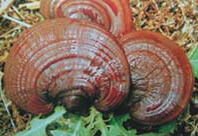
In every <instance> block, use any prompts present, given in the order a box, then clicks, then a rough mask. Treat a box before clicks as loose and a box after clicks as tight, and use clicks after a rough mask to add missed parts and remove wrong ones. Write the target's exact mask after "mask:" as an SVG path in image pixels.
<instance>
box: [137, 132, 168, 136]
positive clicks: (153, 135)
mask: <svg viewBox="0 0 198 136" xmlns="http://www.w3.org/2000/svg"><path fill="white" fill-rule="evenodd" d="M138 136H170V135H169V134H160V133H146V134H142V135H138Z"/></svg>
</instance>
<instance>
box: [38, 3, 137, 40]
mask: <svg viewBox="0 0 198 136" xmlns="http://www.w3.org/2000/svg"><path fill="white" fill-rule="evenodd" d="M40 10H41V13H42V14H43V15H44V16H45V17H46V18H58V17H67V18H75V19H80V20H86V21H89V22H95V23H97V24H99V25H101V27H104V28H105V29H106V30H108V31H110V32H111V33H112V34H113V35H115V36H122V34H124V33H127V32H130V31H131V30H132V28H133V24H132V14H131V8H130V4H129V0H41V7H40Z"/></svg>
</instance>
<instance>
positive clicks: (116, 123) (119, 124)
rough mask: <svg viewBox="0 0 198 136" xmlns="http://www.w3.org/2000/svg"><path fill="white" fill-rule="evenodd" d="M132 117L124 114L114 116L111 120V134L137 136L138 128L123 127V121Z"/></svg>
mask: <svg viewBox="0 0 198 136" xmlns="http://www.w3.org/2000/svg"><path fill="white" fill-rule="evenodd" d="M128 119H130V116H129V115H128V114H127V115H124V116H120V117H113V118H112V119H111V120H110V125H109V128H110V129H109V135H113V136H135V134H136V130H126V129H125V128H124V127H123V122H124V121H126V120H128Z"/></svg>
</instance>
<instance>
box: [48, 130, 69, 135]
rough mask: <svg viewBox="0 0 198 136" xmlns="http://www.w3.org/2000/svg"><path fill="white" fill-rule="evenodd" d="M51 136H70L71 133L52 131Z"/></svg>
mask: <svg viewBox="0 0 198 136" xmlns="http://www.w3.org/2000/svg"><path fill="white" fill-rule="evenodd" d="M51 133H52V135H53V136H71V135H72V134H71V133H68V132H67V131H64V130H53V131H51Z"/></svg>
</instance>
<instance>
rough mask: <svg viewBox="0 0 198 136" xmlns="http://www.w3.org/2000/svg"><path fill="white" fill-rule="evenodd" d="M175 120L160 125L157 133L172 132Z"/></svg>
mask: <svg viewBox="0 0 198 136" xmlns="http://www.w3.org/2000/svg"><path fill="white" fill-rule="evenodd" d="M176 123H177V121H176V120H173V121H171V122H169V123H167V124H165V125H162V126H160V128H159V133H173V132H174V130H175V127H176Z"/></svg>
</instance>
